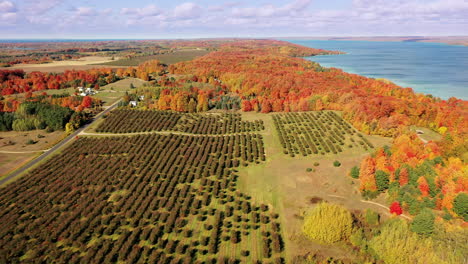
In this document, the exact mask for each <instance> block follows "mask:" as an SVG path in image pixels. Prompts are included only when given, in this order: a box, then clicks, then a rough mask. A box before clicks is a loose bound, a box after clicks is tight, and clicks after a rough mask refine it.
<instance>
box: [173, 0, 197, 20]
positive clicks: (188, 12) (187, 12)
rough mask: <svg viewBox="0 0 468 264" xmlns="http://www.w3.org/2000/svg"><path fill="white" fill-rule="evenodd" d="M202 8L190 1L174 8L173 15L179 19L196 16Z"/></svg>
mask: <svg viewBox="0 0 468 264" xmlns="http://www.w3.org/2000/svg"><path fill="white" fill-rule="evenodd" d="M201 13H202V9H201V8H200V7H199V6H198V5H196V4H194V3H191V2H186V3H183V4H181V5H178V6H176V7H175V8H174V17H175V18H181V19H190V18H197V17H199V16H200V15H201Z"/></svg>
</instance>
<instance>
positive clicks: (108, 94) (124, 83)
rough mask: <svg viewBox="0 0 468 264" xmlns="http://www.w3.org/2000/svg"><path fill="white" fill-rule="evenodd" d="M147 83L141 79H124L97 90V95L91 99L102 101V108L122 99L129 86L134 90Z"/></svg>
mask: <svg viewBox="0 0 468 264" xmlns="http://www.w3.org/2000/svg"><path fill="white" fill-rule="evenodd" d="M145 83H147V82H146V81H143V80H141V79H137V78H126V79H123V80H120V81H117V82H115V83H111V84H108V85H106V86H102V87H101V88H99V90H98V93H97V94H95V95H93V96H92V97H95V98H98V99H101V100H102V101H104V106H109V105H111V104H113V103H114V102H116V101H117V100H119V99H120V98H122V96H124V95H125V92H127V91H130V90H131V88H130V85H131V84H133V86H134V87H135V88H138V87H140V86H142V85H143V84H145Z"/></svg>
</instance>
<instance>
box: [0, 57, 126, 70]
mask: <svg viewBox="0 0 468 264" xmlns="http://www.w3.org/2000/svg"><path fill="white" fill-rule="evenodd" d="M116 59H118V58H116ZM112 61H113V60H111V57H101V56H88V57H83V58H80V59H78V60H66V61H54V62H52V63H45V64H18V65H14V66H12V67H0V69H7V70H9V69H22V70H24V71H25V72H33V71H41V72H64V71H66V70H89V69H96V68H121V67H117V66H107V65H106V66H104V65H96V64H101V63H106V62H112Z"/></svg>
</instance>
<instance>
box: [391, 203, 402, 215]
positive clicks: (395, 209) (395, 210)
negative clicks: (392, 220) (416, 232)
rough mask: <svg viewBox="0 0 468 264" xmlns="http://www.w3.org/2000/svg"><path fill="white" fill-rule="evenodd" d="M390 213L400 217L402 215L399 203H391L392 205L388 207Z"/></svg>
mask: <svg viewBox="0 0 468 264" xmlns="http://www.w3.org/2000/svg"><path fill="white" fill-rule="evenodd" d="M390 213H391V214H396V215H401V214H402V213H403V210H402V209H401V206H400V203H399V202H393V203H392V205H390Z"/></svg>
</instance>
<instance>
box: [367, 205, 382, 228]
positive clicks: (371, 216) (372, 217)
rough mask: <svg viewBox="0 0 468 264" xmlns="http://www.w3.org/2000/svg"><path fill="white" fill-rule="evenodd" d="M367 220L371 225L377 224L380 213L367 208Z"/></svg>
mask: <svg viewBox="0 0 468 264" xmlns="http://www.w3.org/2000/svg"><path fill="white" fill-rule="evenodd" d="M365 217H366V222H367V224H369V225H371V226H375V225H378V224H379V214H378V213H376V212H374V211H372V210H371V209H367V210H366V215H365Z"/></svg>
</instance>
